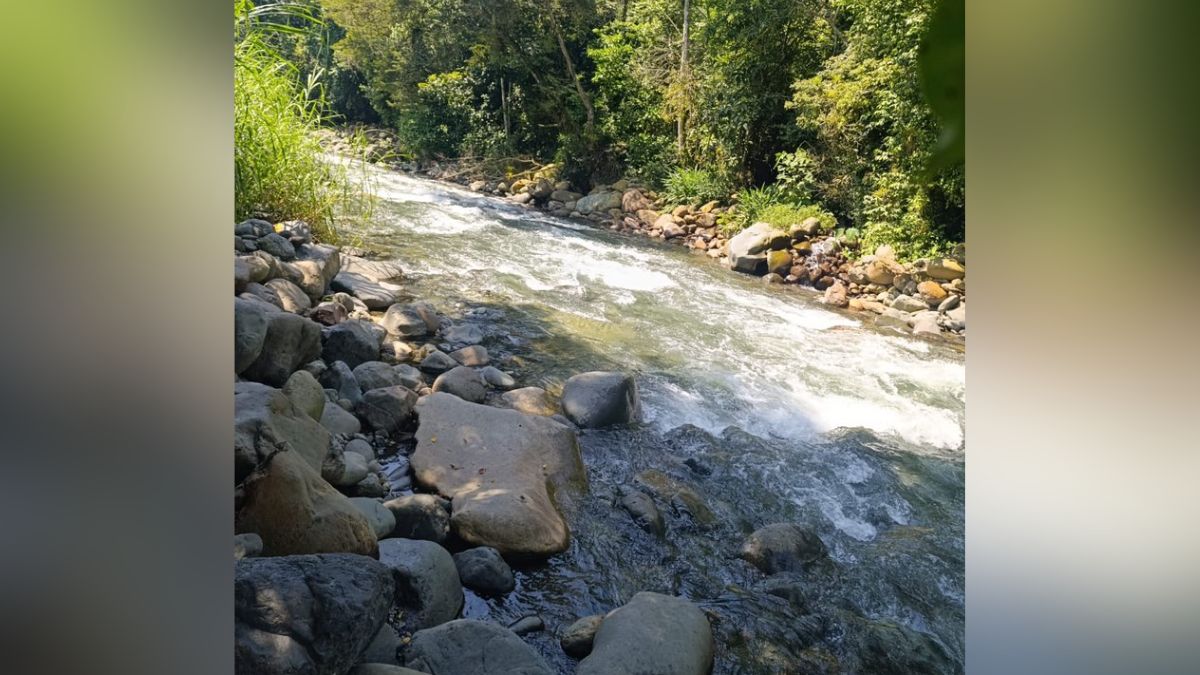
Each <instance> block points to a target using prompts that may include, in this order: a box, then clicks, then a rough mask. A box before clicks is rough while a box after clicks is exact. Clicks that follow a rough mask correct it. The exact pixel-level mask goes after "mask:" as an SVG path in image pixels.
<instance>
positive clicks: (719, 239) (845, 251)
mask: <svg viewBox="0 0 1200 675" xmlns="http://www.w3.org/2000/svg"><path fill="white" fill-rule="evenodd" d="M371 137H372V138H373V141H372V142H371V144H370V145H368V146H367V148H366V157H367V158H368V159H369V160H370V161H374V162H379V163H384V164H387V165H389V166H391V167H393V168H396V169H399V170H402V171H406V172H409V173H414V174H419V175H423V176H425V177H428V178H432V179H435V180H441V181H446V182H451V183H455V184H458V185H462V186H466V187H467V188H469V189H470V190H472V191H475V192H479V193H482V194H489V195H493V196H495V197H498V198H502V199H505V200H508V201H510V202H512V203H515V204H519V205H522V206H524V207H525V208H529V209H537V210H540V211H543V212H546V213H549V214H551V215H554V216H557V217H562V218H571V219H576V220H584V221H587V222H590V223H592V224H594V225H595V226H598V227H606V228H609V229H611V230H614V231H617V232H621V233H627V234H631V235H639V236H645V237H650V238H654V239H658V240H661V241H666V242H669V243H672V244H677V245H680V246H684V247H686V248H687V249H688V250H690V251H692V252H694V253H695V254H696V255H698V256H703V257H705V258H706V259H709V260H712V261H715V262H717V263H719V264H721V265H723V266H725V267H726V268H728V269H730V270H732V271H736V272H739V273H743V274H749V275H754V276H757V277H761V278H762V279H763V281H764V283H771V284H783V285H795V286H798V287H803V288H808V289H811V290H814V291H816V292H819V293H821V302H823V303H825V304H827V305H829V306H831V307H837V308H842V309H847V310H850V311H851V312H852V313H857V314H860V315H862V316H863V317H864V320H867V321H870V322H872V323H874V324H875V325H877V326H879V327H880V328H882V329H884V330H894V331H898V332H901V333H905V334H912V335H916V336H921V337H926V338H929V337H937V336H943V337H962V338H965V337H966V326H967V318H966V311H967V310H966V291H967V284H966V248H965V246H961V245H960V246H959V247H958V249H957V250H956V251H955V252H954V255H952V256H949V257H942V258H927V259H920V260H915V261H912V262H908V263H901V262H898V261H897V260H896V256H895V254H894V252H893V251H892V250H891V249H890V248H888V247H886V246H885V247H880V248H879V249H878V250H876V251H873V252H870V253H869V254H867V255H861V254H862V253H863V252H860V251H857V250H855V249H856V247H855V246H854V245H853V244H849V243H848V242H847V241H846V240H844V239H842V238H839V237H837V236H834V235H833V233H830V232H827V231H824V230H823V229H822V224H821V222H820V220H818V219H817V218H808V219H806V220H804V221H802V222H798V223H792V224H790V225H788V226H787V227H785V228H780V227H775V226H772V225H770V224H767V223H754V224H752V225H750V226H749V227H747V228H745V229H743V230H741V231H738V232H728V231H726V230H725V229H723V228H722V227H721V225H720V219H721V216H722V214H724V213H725V212H726V211H728V210H729V209H730V208H737V207H736V205H728V204H723V203H722V202H720V201H710V202H707V203H704V204H670V203H667V202H666V201H665V200H664V199H663V198H661V197H660V196H659V195H658V194H656V193H655V192H654V191H653V190H651V189H649V188H648V187H646V186H645V185H642V184H640V183H639V182H638V181H636V180H627V179H622V180H619V181H616V182H614V183H611V184H607V185H597V186H594V187H593V188H591V189H590V190H589V191H588V192H587V193H586V194H585V193H583V192H579V191H575V189H574V186H572V185H571V184H570V183H568V182H566V181H555V180H554V175H555V167H554V166H553V165H550V166H545V167H541V168H539V169H537V170H532V171H529V172H527V173H525V174H521V175H519V176H518V177H512V178H506V177H497V176H488V175H485V173H484V172H483V171H482V170H481V169H479V168H477V167H475V166H470V167H464V166H462V165H461V164H459V163H456V162H453V161H434V162H401V161H394V160H393V159H392V155H391V153H390V150H391V149H392V148H394V147H395V145H396V141H395V138H394V137H392V136H391V134H390V133H389V132H387V131H385V130H373V132H372V134H371ZM327 145H328V146H329V147H330V148H331V149H332V150H333V151H335V152H347V151H349V150H350V146H349V145H348V144H347V142H346V140H345V139H344V137H342V136H339V135H337V134H330V135H329V136H328V137H327Z"/></svg>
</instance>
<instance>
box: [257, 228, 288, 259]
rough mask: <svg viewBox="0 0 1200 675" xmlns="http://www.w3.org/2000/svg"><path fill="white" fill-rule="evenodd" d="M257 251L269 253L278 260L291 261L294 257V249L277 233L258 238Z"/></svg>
mask: <svg viewBox="0 0 1200 675" xmlns="http://www.w3.org/2000/svg"><path fill="white" fill-rule="evenodd" d="M258 249H259V250H260V251H264V252H266V253H270V254H271V255H273V256H275V257H276V258H279V259H280V260H291V259H293V258H295V257H296V247H294V246H292V242H290V241H288V240H287V239H285V238H284V237H282V236H281V235H280V234H279V233H277V232H271V233H270V234H268V235H266V236H263V237H259V238H258Z"/></svg>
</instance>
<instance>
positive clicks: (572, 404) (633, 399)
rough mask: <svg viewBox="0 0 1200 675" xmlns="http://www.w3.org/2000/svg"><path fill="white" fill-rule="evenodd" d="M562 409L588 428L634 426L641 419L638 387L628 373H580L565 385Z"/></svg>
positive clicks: (576, 421)
mask: <svg viewBox="0 0 1200 675" xmlns="http://www.w3.org/2000/svg"><path fill="white" fill-rule="evenodd" d="M562 409H563V413H564V414H566V416H567V418H568V419H570V420H571V421H572V422H574V423H575V424H578V425H579V426H581V427H584V428H591V429H594V428H599V427H606V426H611V425H614V424H625V423H627V422H634V421H637V419H638V417H639V415H640V408H639V405H638V394H637V384H636V383H635V382H634V380H633V376H631V375H626V374H624V373H611V372H600V371H593V372H590V373H580V374H578V375H574V376H572V377H570V378H569V379H567V381H566V383H565V384H563V393H562Z"/></svg>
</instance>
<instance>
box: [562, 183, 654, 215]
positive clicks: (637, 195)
mask: <svg viewBox="0 0 1200 675" xmlns="http://www.w3.org/2000/svg"><path fill="white" fill-rule="evenodd" d="M563 201H568V200H566V199H564V200H563ZM653 206H654V205H653V204H651V203H650V200H649V199H647V198H646V195H644V194H642V191H641V190H639V189H637V188H631V189H629V190H626V191H625V192H624V194H622V195H621V210H622V211H624V212H625V213H637V212H638V211H644V210H646V209H649V208H651V207H653Z"/></svg>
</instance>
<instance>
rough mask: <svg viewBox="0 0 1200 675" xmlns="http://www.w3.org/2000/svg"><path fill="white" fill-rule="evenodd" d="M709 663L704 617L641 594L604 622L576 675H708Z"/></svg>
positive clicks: (689, 607)
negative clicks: (634, 674)
mask: <svg viewBox="0 0 1200 675" xmlns="http://www.w3.org/2000/svg"><path fill="white" fill-rule="evenodd" d="M712 662H713V638H712V629H711V628H710V627H709V625H708V619H707V618H705V616H704V613H703V612H701V611H700V609H699V608H697V607H696V606H695V605H693V604H692V603H690V602H688V601H687V600H684V599H683V598H676V597H672V596H669V595H661V594H659V593H647V592H642V593H638V594H637V595H634V596H633V599H632V600H630V601H629V603H628V604H626V605H624V606H623V607H620V608H618V609H616V610H614V611H612V612H610V613H609V614H608V616H606V617H605V618H604V621H603V622H602V623H601V624H600V629H599V630H597V631H596V635H595V638H594V640H593V646H592V652H591V654H589V655H588V657H587V658H585V659H584V660H583V661H580V662H579V669H578V670H577V671H576V673H577V675H611V674H613V673H654V674H655V675H708V673H709V671H710V670H711V669H712Z"/></svg>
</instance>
